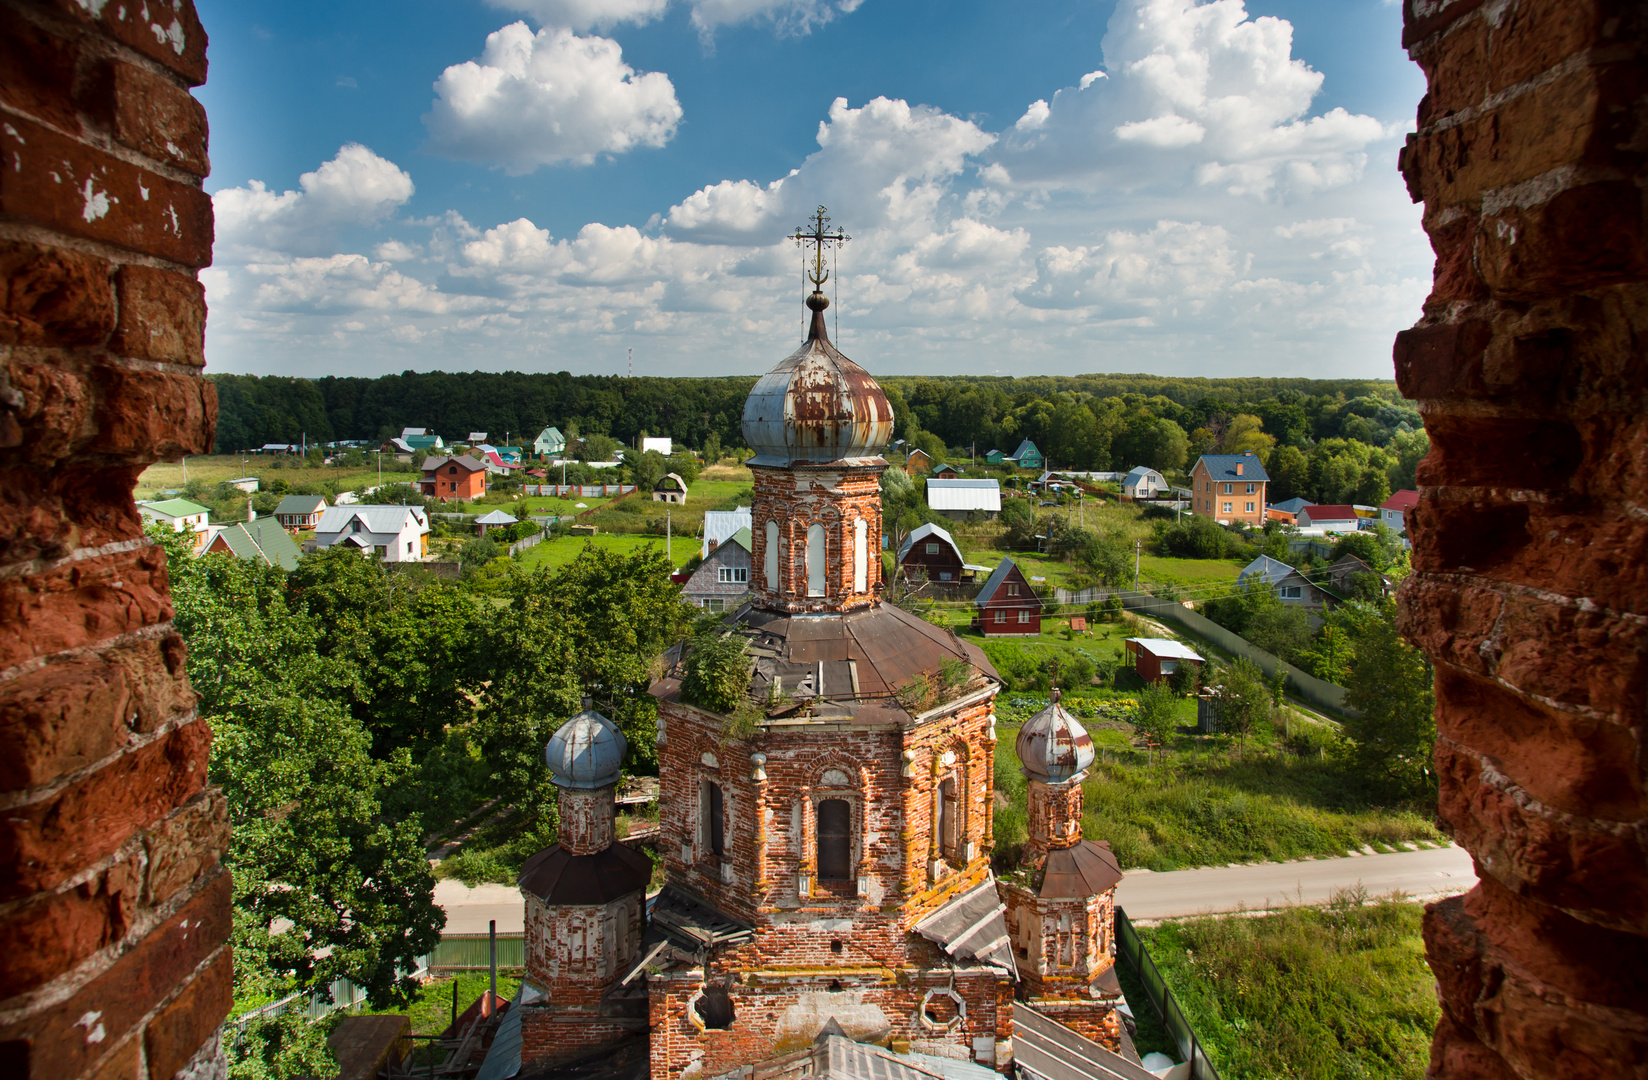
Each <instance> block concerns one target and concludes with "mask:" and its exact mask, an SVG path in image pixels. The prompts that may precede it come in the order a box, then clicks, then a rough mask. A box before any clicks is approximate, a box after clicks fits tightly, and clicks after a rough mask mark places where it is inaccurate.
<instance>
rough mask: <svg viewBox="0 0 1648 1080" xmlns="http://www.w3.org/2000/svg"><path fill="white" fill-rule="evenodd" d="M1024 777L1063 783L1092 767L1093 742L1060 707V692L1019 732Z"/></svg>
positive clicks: (1020, 757) (1073, 718) (1018, 746)
mask: <svg viewBox="0 0 1648 1080" xmlns="http://www.w3.org/2000/svg"><path fill="white" fill-rule="evenodd" d="M1013 749H1014V751H1015V752H1016V753H1017V754H1018V756H1019V761H1020V762H1021V763H1023V765H1024V774H1025V775H1026V776H1028V777H1029V778H1030V779H1032V780H1040V781H1041V782H1042V783H1045V784H1060V783H1063V782H1064V781H1066V780H1069V779H1071V778H1072V777H1075V776H1078V775H1080V774H1081V773H1084V772H1086V771H1087V768H1088V766H1090V765H1092V764H1093V740H1092V738H1091V737H1090V736H1089V735H1088V734H1087V729H1086V728H1084V727H1082V726H1081V722H1080V721H1078V720H1077V719H1076V718H1075V716H1073V715H1071V713H1070V711H1069V710H1068V709H1066V708H1065V707H1064V706H1063V705H1060V704H1059V692H1058V690H1056V689H1055V690H1054V691H1053V700H1052V701H1051V702H1049V703H1048V705H1047V708H1045V709H1043V710H1042V711H1041V712H1039V713H1037V714H1036V715H1034V716H1032V717H1031V718H1030V719H1029V720H1027V721H1026V722H1025V725H1024V726H1023V727H1022V728H1020V729H1019V737H1018V740H1017V741H1016V742H1014V744H1013Z"/></svg>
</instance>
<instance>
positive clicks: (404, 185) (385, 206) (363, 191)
mask: <svg viewBox="0 0 1648 1080" xmlns="http://www.w3.org/2000/svg"><path fill="white" fill-rule="evenodd" d="M412 191H413V188H412V177H411V176H409V175H407V173H406V172H405V171H404V170H403V169H401V168H400V167H399V166H398V165H396V164H395V163H394V162H392V161H389V160H387V159H385V158H381V157H379V156H378V155H377V154H374V153H373V152H372V151H371V150H369V149H367V148H366V147H364V146H362V145H360V144H359V143H349V144H348V145H346V146H344V147H342V148H340V149H339V150H338V152H337V156H335V157H334V158H332V160H330V161H327V162H325V163H323V164H322V165H321V166H320V167H319V168H318V169H316V170H315V171H314V172H306V173H304V174H303V175H302V176H300V177H298V188H297V190H290V189H289V190H287V191H282V192H278V193H277V192H275V191H272V190H270V189H269V188H268V187H267V186H266V185H265V184H264V183H263V182H262V181H261V180H253V181H251V182H250V183H248V184H247V185H246V186H245V187H233V188H225V189H223V190H222V191H219V192H218V193H217V194H216V195H214V196H212V208H213V210H214V212H215V213H216V216H217V251H218V253H219V257H220V258H221V257H223V256H224V255H228V256H229V257H231V258H232V257H235V255H237V254H239V253H247V252H255V251H264V250H275V251H286V252H292V253H300V254H317V253H321V252H325V251H330V250H333V248H334V247H335V245H336V243H337V234H338V232H339V230H341V229H345V228H348V227H350V226H369V225H376V224H378V223H379V222H381V221H383V220H384V219H385V218H387V217H389V216H390V215H391V214H393V213H394V212H395V210H396V208H397V207H399V206H401V205H402V204H403V203H405V202H406V201H407V200H408V199H410V198H411V197H412Z"/></svg>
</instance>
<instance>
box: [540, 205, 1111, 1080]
mask: <svg viewBox="0 0 1648 1080" xmlns="http://www.w3.org/2000/svg"><path fill="white" fill-rule="evenodd" d="M824 221H825V219H824V217H823V214H822V211H820V213H819V215H818V218H817V221H816V225H815V228H814V231H813V233H812V234H811V235H810V236H809V235H805V234H803V235H802V236H800V237H798V238H799V239H804V240H808V241H810V242H812V243H813V244H814V245H815V250H816V251H817V253H818V254H817V260H816V270H815V274H814V284H815V290H814V292H813V293H812V294H811V295H810V296H808V297H807V300H806V303H807V307H808V308H809V309H810V311H811V323H810V329H809V332H808V335H807V339H806V341H805V342H804V343H803V344H802V346H801V347H800V348H799V349H797V350H796V351H795V352H794V353H792V354H791V355H790V356H788V357H786V358H785V359H784V360H783V361H781V362H780V363H779V365H778V366H777V367H775V368H774V369H773V370H772V371H770V372H769V373H768V374H766V375H765V376H763V377H762V378H761V379H760V381H758V382H757V383H756V385H755V387H754V389H753V390H752V391H751V393H750V396H749V399H748V401H747V402H746V404H745V408H744V419H743V429H744V436H745V438H746V440H747V441H748V443H749V445H750V446H751V447H752V448H753V449H754V450H755V457H754V458H753V459H752V460H751V461H750V463H749V464H750V468H751V469H752V471H753V472H754V474H755V500H754V509H753V528H752V530H751V532H752V536H753V543H752V553H751V554H752V557H751V563H752V568H753V569H754V571H755V572H754V573H752V581H751V586H752V590H751V591H752V594H753V598H752V601H751V603H749V604H748V605H746V606H745V607H744V608H742V609H741V610H739V611H738V612H736V613H734V614H732V615H730V616H729V617H728V618H727V620H726V622H725V623H724V624H723V626H724V632H725V633H726V634H731V635H737V636H739V637H741V638H743V639H744V641H745V642H746V643H747V651H746V656H747V658H748V659H749V661H750V668H749V676H748V686H747V693H746V697H745V701H744V704H743V706H742V708H741V709H740V715H741V718H742V719H743V723H742V724H741V725H739V726H738V727H737V728H736V729H731V731H736V733H730V729H729V727H728V724H729V716H728V715H725V714H722V713H719V712H717V711H715V710H712V709H709V708H706V707H704V706H703V705H701V704H696V703H694V702H692V701H689V700H687V698H686V697H684V696H683V692H682V676H683V674H684V671H685V665H686V664H687V663H688V662H689V661H690V657H689V656H687V655H684V653H685V650H684V649H683V648H678V649H676V650H675V651H674V652H672V653H671V654H670V655H669V656H668V657H667V658H666V660H667V663H668V665H669V666H668V670H667V671H666V672H665V674H664V676H663V677H662V678H660V679H659V680H658V681H657V682H656V684H655V685H654V686H653V688H652V693H653V694H654V696H656V698H657V699H658V713H659V717H658V757H659V775H660V782H661V783H660V788H661V802H662V809H661V828H662V837H663V845H664V847H663V855H664V866H665V871H666V877H667V882H666V884H665V885H664V887H663V889H662V890H661V891H660V892H659V893H658V894H657V895H656V896H655V897H653V898H650V899H649V898H648V896H647V886H648V881H649V877H650V872H651V867H650V864H649V862H648V860H647V859H646V858H645V857H643V856H641V855H639V854H638V853H636V852H634V851H632V850H631V849H629V848H627V847H626V846H625V845H623V844H621V843H618V842H617V841H616V839H615V837H614V831H613V806H614V803H613V796H614V785H615V784H616V783H617V781H618V779H619V766H620V763H621V762H622V760H623V756H624V753H625V746H624V737H623V735H622V734H620V733H619V731H618V730H617V728H616V727H615V726H614V725H613V724H611V723H610V722H609V721H607V720H606V719H605V718H604V717H602V716H601V715H599V714H598V713H596V712H593V711H591V710H589V709H588V708H587V706H586V709H585V711H584V712H583V713H581V714H580V715H579V716H577V717H575V718H574V719H572V720H571V721H569V722H568V723H567V724H565V725H563V726H562V728H561V729H560V730H559V731H558V732H557V733H556V735H555V737H554V739H553V740H552V741H551V743H550V746H549V750H548V756H549V762H550V767H551V769H552V772H553V774H554V780H555V782H556V783H557V784H558V785H560V788H561V821H562V834H561V840H560V842H559V843H558V844H556V845H555V846H554V847H551V848H549V849H547V850H546V851H544V852H541V853H539V854H538V855H537V856H535V857H534V858H533V859H532V860H531V861H530V862H529V863H528V864H527V866H526V869H525V871H524V873H523V874H522V877H521V881H520V884H521V891H522V893H523V895H524V898H525V902H526V905H527V920H526V926H527V982H526V986H525V987H524V988H523V991H522V994H521V998H520V1001H519V1003H518V1009H517V1010H516V1011H517V1012H518V1013H519V1020H518V1023H519V1024H520V1031H521V1034H520V1047H521V1050H520V1053H521V1062H522V1068H523V1070H524V1071H525V1072H530V1071H531V1070H532V1069H533V1067H534V1066H539V1067H541V1066H544V1065H551V1064H554V1063H555V1062H558V1061H567V1060H572V1059H576V1058H578V1057H580V1056H588V1055H589V1054H591V1053H593V1052H599V1051H601V1050H602V1048H603V1047H613V1046H618V1045H622V1044H625V1043H626V1042H629V1043H631V1044H633V1042H634V1041H635V1040H636V1039H637V1038H638V1037H642V1036H644V1037H645V1038H646V1039H647V1040H648V1046H647V1050H646V1052H647V1056H648V1059H649V1060H650V1071H651V1076H652V1077H653V1080H693V1078H698V1077H702V1078H705V1080H709V1078H713V1077H723V1076H735V1075H737V1076H743V1075H751V1074H752V1072H753V1073H754V1074H756V1075H761V1076H774V1075H778V1074H780V1073H789V1072H809V1071H810V1072H817V1071H830V1070H829V1069H828V1068H825V1067H824V1066H823V1065H820V1064H819V1063H818V1062H815V1061H814V1055H820V1054H823V1055H826V1056H828V1054H829V1053H832V1052H833V1053H835V1054H836V1055H837V1056H838V1057H839V1056H840V1055H841V1054H843V1053H848V1052H849V1051H850V1052H851V1053H852V1054H859V1055H862V1054H865V1053H869V1054H879V1055H881V1057H882V1058H884V1059H885V1060H883V1061H880V1062H879V1063H877V1065H876V1068H875V1069H872V1070H871V1071H880V1072H882V1073H887V1072H889V1071H891V1072H897V1071H898V1070H899V1069H900V1068H904V1069H912V1068H913V1069H914V1070H915V1072H912V1073H911V1075H912V1076H915V1075H918V1074H920V1075H931V1074H933V1073H934V1072H935V1070H937V1071H938V1072H940V1073H942V1074H943V1075H946V1076H952V1077H959V1076H962V1075H964V1074H967V1073H969V1072H971V1073H973V1074H976V1075H977V1076H979V1077H987V1076H988V1075H990V1074H991V1073H992V1072H995V1071H1001V1072H1006V1071H1009V1070H1010V1069H1011V1067H1012V1064H1013V1062H1014V1060H1015V1034H1016V1033H1019V1032H1021V1030H1022V1029H1023V1026H1024V1024H1025V1022H1026V1020H1027V1019H1028V1017H1027V1014H1029V1013H1031V1011H1032V1010H1033V1015H1034V1020H1033V1021H1031V1022H1033V1023H1035V1024H1036V1025H1037V1027H1038V1031H1039V1032H1041V1033H1042V1034H1043V1036H1045V1035H1047V1034H1048V1033H1051V1035H1052V1036H1053V1038H1054V1041H1055V1042H1056V1041H1057V1040H1058V1039H1060V1038H1063V1039H1066V1040H1069V1041H1073V1042H1074V1043H1077V1044H1080V1045H1083V1046H1088V1045H1090V1044H1089V1043H1088V1040H1091V1043H1092V1044H1093V1045H1095V1046H1096V1049H1094V1050H1092V1051H1091V1052H1092V1053H1097V1054H1103V1053H1104V1051H1106V1050H1108V1051H1116V1050H1119V1049H1120V1048H1121V1044H1122V1041H1123V1037H1122V1035H1121V1029H1120V1026H1119V1023H1118V1016H1117V1014H1116V1011H1115V1007H1116V1005H1117V1004H1118V1003H1119V1001H1120V989H1119V986H1118V983H1117V981H1116V977H1115V973H1114V970H1113V963H1114V961H1113V959H1112V956H1111V933H1112V925H1113V914H1114V891H1115V886H1116V884H1117V883H1118V882H1119V881H1120V879H1121V871H1120V870H1119V868H1118V866H1117V863H1116V860H1115V857H1114V856H1113V855H1112V854H1111V853H1110V850H1109V849H1108V847H1107V846H1105V845H1103V844H1100V843H1094V842H1091V841H1086V840H1083V838H1082V835H1081V782H1082V779H1083V777H1084V775H1085V770H1086V769H1087V767H1088V766H1089V765H1090V764H1091V762H1092V759H1093V749H1092V743H1091V740H1090V739H1089V738H1088V736H1087V733H1086V732H1085V731H1083V730H1082V728H1081V725H1080V723H1079V722H1078V721H1077V720H1076V718H1075V717H1074V716H1072V715H1071V714H1070V713H1069V712H1068V711H1066V710H1065V709H1064V708H1063V707H1062V706H1060V705H1059V704H1058V702H1057V697H1056V695H1055V699H1054V701H1053V702H1052V703H1051V704H1050V705H1049V707H1048V708H1047V709H1045V710H1043V711H1042V712H1041V713H1039V714H1038V715H1037V716H1035V717H1034V718H1033V719H1032V720H1031V721H1030V722H1028V723H1027V724H1026V725H1025V726H1024V727H1023V729H1022V730H1021V732H1020V734H1019V739H1018V743H1017V747H1016V748H1017V750H1018V754H1019V758H1020V760H1021V761H1022V763H1023V767H1024V770H1025V774H1026V776H1027V778H1028V780H1029V798H1030V804H1031V805H1030V807H1029V817H1030V836H1029V838H1028V843H1027V845H1026V855H1025V857H1024V859H1023V861H1022V864H1021V865H1020V866H1018V867H1016V868H1014V870H1013V871H1012V872H1011V873H1009V874H1007V875H1005V876H1004V877H1000V878H998V877H997V875H996V873H995V872H994V871H993V870H992V865H991V855H992V851H993V848H994V842H995V837H994V834H993V829H992V817H993V814H992V810H993V806H994V799H995V784H994V769H995V743H996V718H995V707H994V702H995V697H996V693H997V691H998V690H999V688H1000V685H1001V684H1000V679H999V677H998V676H997V674H996V672H995V670H994V669H993V668H992V667H991V665H990V662H989V661H988V660H987V659H986V658H985V656H984V655H983V653H982V652H980V651H979V650H978V649H977V648H975V647H974V646H972V645H970V644H968V643H966V642H964V641H961V640H960V639H958V638H957V637H956V636H955V634H953V633H952V632H950V631H947V630H944V629H941V628H939V627H936V626H934V625H932V624H930V623H928V622H926V621H924V620H922V619H919V618H917V617H915V616H914V615H911V614H909V613H907V612H905V611H903V610H901V609H899V608H897V607H895V606H893V605H891V604H884V603H882V602H881V599H880V593H881V589H882V575H881V566H882V564H881V559H880V552H881V548H882V544H881V512H880V511H881V499H880V479H881V473H882V471H883V470H884V469H885V468H887V462H886V461H885V460H883V459H882V458H881V457H880V456H879V452H880V450H881V448H882V447H884V446H885V445H886V444H887V442H888V441H889V440H890V438H891V436H892V430H893V415H892V409H891V408H890V406H889V405H888V402H887V398H886V396H885V395H884V394H883V393H882V391H881V388H880V387H879V386H878V385H877V384H876V382H875V380H874V379H873V378H871V377H870V375H869V373H868V372H866V371H865V370H864V369H863V368H861V367H859V366H858V365H857V364H855V363H853V362H852V361H851V360H849V359H847V357H845V356H843V355H842V354H841V352H840V351H839V350H837V349H836V348H835V346H834V345H832V344H831V342H830V339H829V335H828V333H827V332H826V329H825V320H824V312H825V309H826V308H827V307H828V306H829V300H828V299H827V298H826V297H825V295H824V293H823V292H822V290H820V289H817V288H816V286H817V285H821V284H822V282H823V279H824V278H825V277H826V276H827V275H826V273H825V272H824V269H823V261H822V252H823V250H824V247H825V245H826V244H828V243H829V242H831V241H832V238H831V237H830V236H829V235H828V234H826V233H825V232H824ZM1030 1041H1033V1039H1032V1040H1030ZM1019 1042H1020V1043H1021V1044H1025V1043H1026V1042H1027V1040H1026V1039H1025V1038H1024V1037H1023V1035H1022V1034H1021V1035H1020V1038H1019ZM1043 1045H1045V1038H1044V1039H1043ZM832 1046H833V1047H834V1050H833V1051H832V1050H831V1047H832ZM1035 1052H1036V1051H1035V1050H1033V1049H1025V1048H1023V1047H1021V1049H1020V1051H1019V1054H1018V1055H1017V1056H1018V1059H1019V1060H1020V1062H1021V1063H1023V1062H1024V1060H1025V1057H1026V1054H1034V1053H1035ZM849 1056H850V1054H849ZM1115 1060H1116V1061H1117V1062H1121V1061H1122V1060H1123V1059H1122V1058H1121V1057H1119V1056H1117V1057H1116V1059H1115ZM836 1071H838V1072H844V1074H851V1073H853V1071H854V1070H852V1069H845V1070H843V1069H841V1068H839V1067H838V1068H837V1069H836ZM859 1071H861V1072H862V1071H864V1070H863V1069H860V1070H859ZM1102 1075H1110V1074H1102Z"/></svg>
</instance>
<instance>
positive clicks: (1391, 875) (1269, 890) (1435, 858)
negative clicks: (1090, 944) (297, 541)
mask: <svg viewBox="0 0 1648 1080" xmlns="http://www.w3.org/2000/svg"><path fill="white" fill-rule="evenodd" d="M1357 882H1361V883H1362V885H1363V886H1364V887H1365V888H1366V889H1367V890H1368V895H1370V896H1378V895H1380V894H1382V893H1388V892H1391V891H1392V890H1394V889H1401V890H1402V891H1403V892H1405V893H1407V894H1408V895H1409V896H1412V897H1414V898H1415V899H1426V900H1428V899H1434V898H1435V897H1438V896H1450V895H1452V894H1454V893H1461V892H1464V891H1465V890H1466V889H1469V888H1470V887H1471V886H1472V885H1473V884H1475V883H1476V872H1475V871H1474V870H1472V869H1471V857H1470V856H1469V855H1467V854H1466V853H1465V852H1464V850H1463V849H1461V848H1457V847H1453V846H1449V847H1444V848H1431V849H1422V850H1419V851H1400V852H1396V853H1394V854H1391V855H1363V856H1360V857H1347V858H1340V859H1305V860H1303V861H1301V862H1291V863H1260V864H1259V865H1257V866H1229V867H1216V868H1209V869H1203V870H1174V871H1172V872H1170V873H1165V874H1152V873H1150V872H1149V871H1147V870H1134V871H1132V872H1130V873H1129V874H1128V875H1127V877H1126V878H1125V879H1124V880H1123V881H1122V883H1121V886H1120V887H1119V888H1118V889H1117V891H1116V901H1117V903H1119V904H1121V906H1122V907H1124V908H1126V909H1127V914H1128V916H1129V917H1130V918H1134V919H1172V918H1180V917H1183V916H1187V915H1199V914H1201V913H1203V912H1209V911H1235V910H1236V909H1237V908H1241V907H1246V908H1248V909H1249V910H1255V909H1260V908H1269V907H1281V906H1284V905H1286V904H1298V903H1301V902H1302V903H1307V904H1319V903H1322V902H1323V901H1325V900H1327V899H1328V897H1329V896H1330V895H1332V893H1333V891H1334V890H1335V889H1342V888H1346V887H1347V886H1353V885H1355V884H1356V883H1357ZM435 903H436V904H438V905H439V906H440V907H442V908H444V909H446V932H447V933H449V934H484V933H486V924H487V920H489V919H496V920H497V921H498V933H500V934H519V933H520V932H521V931H522V929H523V928H524V927H523V920H524V915H525V911H524V908H523V907H522V903H521V894H520V892H519V891H518V890H517V889H515V888H513V887H511V886H508V885H481V886H479V887H477V888H474V889H466V888H464V886H463V885H462V884H461V883H459V882H456V881H452V880H450V879H447V880H442V881H438V882H436V883H435Z"/></svg>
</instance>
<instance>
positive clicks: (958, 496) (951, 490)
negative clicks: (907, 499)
mask: <svg viewBox="0 0 1648 1080" xmlns="http://www.w3.org/2000/svg"><path fill="white" fill-rule="evenodd" d="M927 505H928V506H929V507H931V508H932V510H933V512H934V513H936V514H970V513H973V512H974V511H977V512H979V513H983V514H999V513H1001V484H1000V483H998V482H997V481H995V480H928V481H927Z"/></svg>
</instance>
